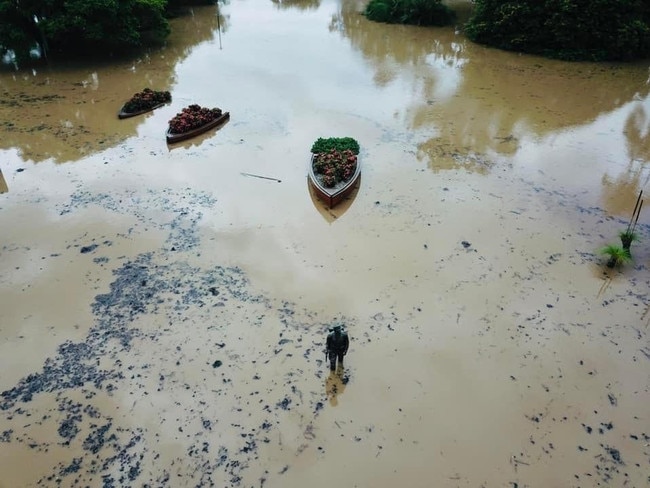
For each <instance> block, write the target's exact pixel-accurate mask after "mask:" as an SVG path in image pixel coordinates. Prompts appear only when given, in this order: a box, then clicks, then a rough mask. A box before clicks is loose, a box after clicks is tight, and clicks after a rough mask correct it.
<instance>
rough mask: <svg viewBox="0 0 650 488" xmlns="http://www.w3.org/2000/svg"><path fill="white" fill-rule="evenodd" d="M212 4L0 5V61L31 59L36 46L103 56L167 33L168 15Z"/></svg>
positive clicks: (82, 1)
mask: <svg viewBox="0 0 650 488" xmlns="http://www.w3.org/2000/svg"><path fill="white" fill-rule="evenodd" d="M210 3H214V1H213V0H0V19H2V20H1V21H0V56H2V55H4V54H5V53H6V52H7V51H10V50H11V51H13V52H14V53H15V55H16V56H17V57H18V59H26V58H28V57H29V53H30V50H32V49H34V48H35V47H36V46H37V45H38V46H39V48H40V51H41V53H42V54H44V55H46V56H52V55H61V54H62V55H63V56H64V57H69V56H74V55H77V54H84V53H92V54H94V55H97V54H98V55H99V56H100V57H102V56H103V57H105V56H107V55H111V54H119V53H122V52H125V51H127V50H129V49H132V48H137V47H140V46H142V45H145V44H151V43H159V42H162V41H163V40H164V39H165V38H166V37H167V35H168V34H169V30H170V29H169V23H168V22H167V19H166V16H168V15H169V14H170V13H171V12H172V11H174V12H177V11H179V10H181V9H182V8H184V7H187V6H188V5H197V4H199V5H201V4H210Z"/></svg>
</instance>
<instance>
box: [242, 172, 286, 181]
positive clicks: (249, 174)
mask: <svg viewBox="0 0 650 488" xmlns="http://www.w3.org/2000/svg"><path fill="white" fill-rule="evenodd" d="M242 175H244V176H252V177H254V178H262V179H264V180H272V181H277V182H278V183H282V180H278V179H277V178H271V177H270V176H262V175H254V174H252V173H242Z"/></svg>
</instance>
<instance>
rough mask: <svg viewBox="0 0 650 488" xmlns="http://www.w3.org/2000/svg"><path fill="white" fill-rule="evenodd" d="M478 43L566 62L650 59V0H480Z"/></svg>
mask: <svg viewBox="0 0 650 488" xmlns="http://www.w3.org/2000/svg"><path fill="white" fill-rule="evenodd" d="M465 32H466V34H467V36H468V37H469V38H470V39H471V40H472V41H474V42H478V43H481V44H487V45H490V46H494V47H498V48H500V49H506V50H510V51H519V52H526V53H531V54H540V55H543V56H547V57H552V58H559V59H565V60H590V61H605V60H628V59H635V58H644V57H650V2H648V0H599V1H597V2H594V1H593V0H563V1H561V2H559V1H557V0H476V1H475V8H474V13H473V15H472V18H471V19H470V20H469V22H468V23H467V26H466V29H465Z"/></svg>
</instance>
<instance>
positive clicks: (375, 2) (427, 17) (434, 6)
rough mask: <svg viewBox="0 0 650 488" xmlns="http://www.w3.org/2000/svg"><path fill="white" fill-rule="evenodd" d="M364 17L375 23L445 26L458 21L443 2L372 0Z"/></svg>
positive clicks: (439, 0)
mask: <svg viewBox="0 0 650 488" xmlns="http://www.w3.org/2000/svg"><path fill="white" fill-rule="evenodd" d="M364 15H365V16H366V17H367V18H368V19H369V20H373V21H375V22H385V23H388V24H411V25H430V26H443V25H449V24H451V23H453V22H454V20H456V14H455V13H454V11H453V10H451V9H450V8H449V7H447V6H446V5H444V4H443V3H442V2H441V0H370V2H369V3H368V5H367V6H366V9H365V10H364Z"/></svg>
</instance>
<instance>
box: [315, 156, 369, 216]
mask: <svg viewBox="0 0 650 488" xmlns="http://www.w3.org/2000/svg"><path fill="white" fill-rule="evenodd" d="M360 178H361V160H360V158H359V155H358V154H357V165H356V168H355V169H354V173H353V174H352V177H351V178H350V179H349V180H347V181H342V182H339V183H337V184H336V185H335V186H333V187H332V188H328V187H326V186H324V185H322V184H321V182H320V180H319V179H318V176H317V175H316V173H314V154H313V153H312V155H311V161H310V163H309V173H308V174H307V179H308V180H309V184H310V185H311V187H312V189H313V190H314V193H315V194H316V196H317V197H318V198H319V199H320V200H322V201H323V202H324V203H325V204H326V205H327V206H328V207H329V208H333V207H335V206H336V205H338V204H339V203H340V202H341V201H342V200H344V199H345V198H346V197H347V196H348V195H349V194H350V193H352V190H354V187H355V186H356V185H357V183H358V182H359V179H360Z"/></svg>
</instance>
